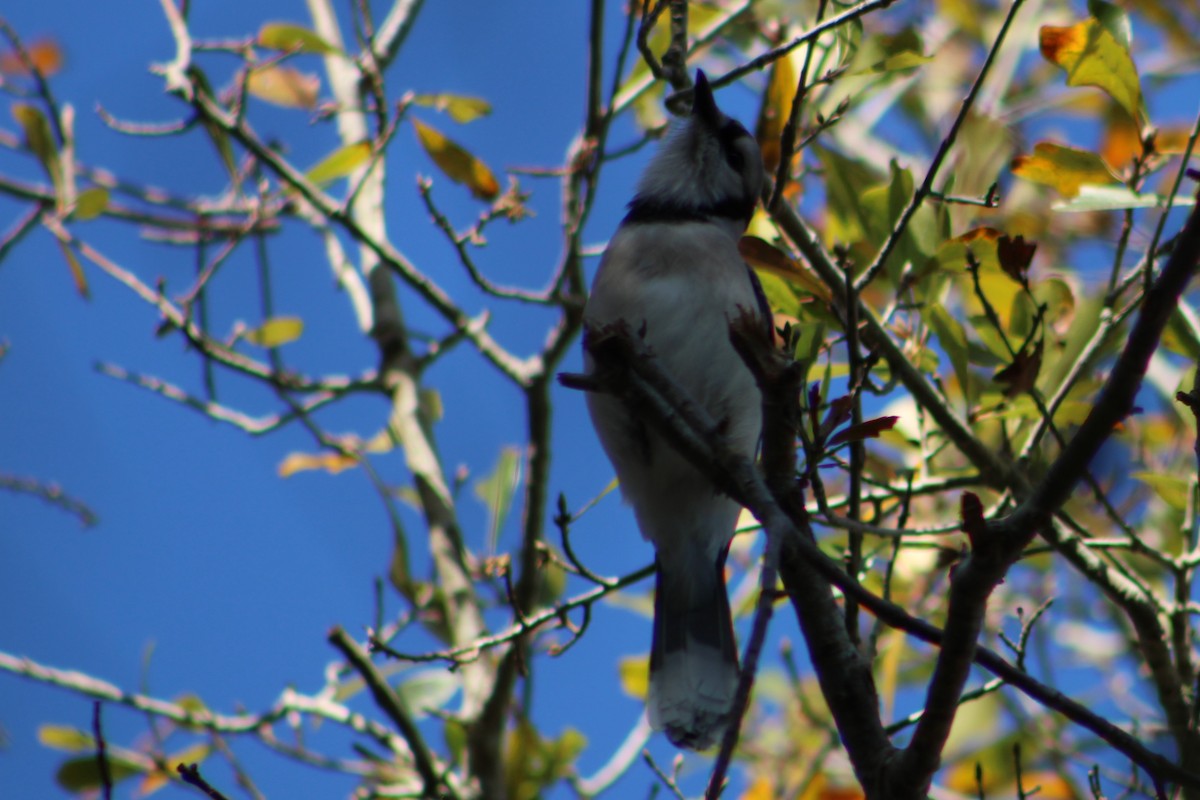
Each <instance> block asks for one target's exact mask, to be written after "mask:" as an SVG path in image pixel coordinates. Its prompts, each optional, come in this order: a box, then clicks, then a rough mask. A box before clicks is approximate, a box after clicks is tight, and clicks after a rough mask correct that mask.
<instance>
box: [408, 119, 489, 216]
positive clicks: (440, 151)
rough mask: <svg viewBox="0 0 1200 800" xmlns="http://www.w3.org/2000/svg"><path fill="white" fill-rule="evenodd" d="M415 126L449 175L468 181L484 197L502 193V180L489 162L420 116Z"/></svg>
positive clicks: (478, 194) (466, 182)
mask: <svg viewBox="0 0 1200 800" xmlns="http://www.w3.org/2000/svg"><path fill="white" fill-rule="evenodd" d="M413 126H414V127H415V128H416V131H417V139H418V140H419V141H420V142H421V146H422V147H424V148H425V152H426V153H428V154H429V157H430V158H432V159H433V163H435V164H437V166H438V169H440V170H441V171H442V172H443V173H445V175H446V177H448V178H449V179H450V180H452V181H454V182H455V183H461V184H463V185H465V186H466V187H467V188H468V189H470V190H471V194H473V195H475V196H476V197H478V198H480V199H482V200H492V199H494V198H495V197H496V195H497V194H499V193H500V184H499V183H497V182H496V176H495V175H493V174H492V171H491V169H489V168H488V166H487V164H484V163H483V162H482V161H480V160H479V159H478V158H476V157H475V156H473V155H471V153H469V152H468V151H467V150H465V149H463V147H462V146H461V145H459V144H457V143H456V142H454V141H451V140H450V139H449V138H447V137H446V135H445V134H443V133H442V132H441V131H439V130H437V129H436V128H433V127H431V126H429V125H426V124H425V123H424V122H421V121H420V120H418V119H414V120H413Z"/></svg>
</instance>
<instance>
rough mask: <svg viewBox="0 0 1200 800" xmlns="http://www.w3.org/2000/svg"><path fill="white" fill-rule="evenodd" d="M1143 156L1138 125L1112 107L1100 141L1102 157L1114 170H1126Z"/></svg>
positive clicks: (1105, 120)
mask: <svg viewBox="0 0 1200 800" xmlns="http://www.w3.org/2000/svg"><path fill="white" fill-rule="evenodd" d="M1160 138H1161V136H1160ZM1141 154H1142V135H1141V131H1139V130H1138V126H1137V123H1136V122H1134V121H1133V119H1132V118H1131V117H1130V116H1129V115H1128V114H1125V113H1123V112H1122V111H1121V110H1120V109H1119V108H1118V107H1116V106H1112V105H1110V106H1109V111H1108V114H1107V115H1106V116H1105V119H1104V133H1103V134H1102V135H1101V139H1100V157H1101V158H1103V159H1104V161H1105V163H1107V164H1109V165H1110V166H1111V167H1112V168H1113V169H1124V168H1125V167H1126V166H1127V165H1128V164H1129V162H1130V161H1132V160H1133V159H1134V157H1136V156H1140V155H1141Z"/></svg>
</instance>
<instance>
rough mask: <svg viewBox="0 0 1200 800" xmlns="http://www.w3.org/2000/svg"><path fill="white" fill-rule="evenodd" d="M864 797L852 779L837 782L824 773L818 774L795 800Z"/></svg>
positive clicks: (853, 798)
mask: <svg viewBox="0 0 1200 800" xmlns="http://www.w3.org/2000/svg"><path fill="white" fill-rule="evenodd" d="M865 796H866V795H864V794H863V791H862V789H861V788H859V787H858V786H857V785H856V784H855V783H854V782H853V780H852V779H851V780H847V779H842V780H838V779H836V778H835V777H834V776H831V775H829V774H828V773H826V772H818V773H817V774H816V775H814V776H813V778H812V780H810V781H809V782H808V785H807V786H805V787H804V790H803V791H802V792H801V793H800V796H799V797H798V798H797V800H863V798H864V797H865Z"/></svg>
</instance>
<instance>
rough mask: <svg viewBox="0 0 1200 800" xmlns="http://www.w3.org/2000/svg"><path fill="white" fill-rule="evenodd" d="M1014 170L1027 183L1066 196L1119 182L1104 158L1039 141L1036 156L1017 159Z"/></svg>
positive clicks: (1013, 165) (1035, 146)
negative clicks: (1090, 186)
mask: <svg viewBox="0 0 1200 800" xmlns="http://www.w3.org/2000/svg"><path fill="white" fill-rule="evenodd" d="M1012 171H1013V174H1014V175H1016V176H1018V177H1021V178H1024V179H1025V180H1027V181H1032V182H1033V183H1040V184H1044V185H1046V186H1052V187H1054V188H1055V189H1056V190H1058V192H1059V193H1061V194H1062V195H1064V196H1066V197H1074V196H1075V195H1077V194H1079V190H1080V187H1082V186H1083V185H1085V184H1109V183H1116V182H1117V181H1118V178H1117V176H1116V175H1114V174H1113V172H1112V170H1110V169H1109V168H1108V165H1107V164H1105V163H1104V161H1103V159H1101V158H1100V156H1098V155H1096V154H1095V153H1089V152H1088V151H1086V150H1076V149H1075V148H1073V147H1066V146H1064V145H1060V144H1054V143H1053V142H1038V143H1037V144H1035V145H1034V146H1033V155H1024V156H1017V157H1016V158H1014V159H1013V161H1012Z"/></svg>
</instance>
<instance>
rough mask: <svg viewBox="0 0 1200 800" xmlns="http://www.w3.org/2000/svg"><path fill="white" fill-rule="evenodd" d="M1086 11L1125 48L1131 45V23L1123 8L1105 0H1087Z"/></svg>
mask: <svg viewBox="0 0 1200 800" xmlns="http://www.w3.org/2000/svg"><path fill="white" fill-rule="evenodd" d="M1088 13H1089V14H1091V15H1092V16H1093V17H1095V18H1096V19H1097V20H1098V21H1099V22H1100V24H1101V25H1103V26H1104V29H1105V30H1106V31H1108V32H1109V33H1111V34H1112V36H1113V38H1114V39H1116V40H1117V42H1118V43H1120V45H1121V46H1122V47H1124V48H1125V49H1126V50H1128V49H1129V48H1130V47H1131V46H1132V45H1133V24H1132V23H1131V22H1130V21H1129V15H1128V14H1126V13H1125V10H1124V9H1123V8H1121V7H1120V6H1116V5H1113V4H1112V3H1107V2H1105V0H1088Z"/></svg>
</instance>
